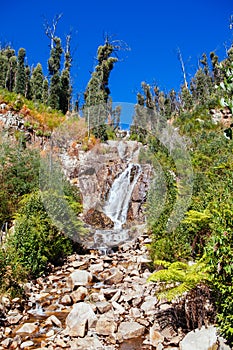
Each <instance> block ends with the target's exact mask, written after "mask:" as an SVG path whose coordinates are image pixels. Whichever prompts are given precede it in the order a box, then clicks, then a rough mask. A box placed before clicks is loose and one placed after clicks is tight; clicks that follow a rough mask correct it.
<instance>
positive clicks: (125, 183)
mask: <svg viewBox="0 0 233 350" xmlns="http://www.w3.org/2000/svg"><path fill="white" fill-rule="evenodd" d="M140 174H141V167H140V165H138V164H129V165H128V167H127V168H126V169H125V171H123V173H122V174H121V175H120V176H119V177H118V178H117V179H115V181H114V182H113V185H112V187H111V190H110V192H109V198H108V200H107V202H106V204H105V206H104V208H103V211H104V213H105V214H106V215H107V216H108V217H109V218H110V219H111V220H112V221H113V223H114V229H115V230H120V229H121V228H122V225H123V224H125V222H126V220H127V213H128V209H129V203H130V199H131V195H132V192H133V189H134V186H135V185H136V183H137V181H138V178H139V176H140Z"/></svg>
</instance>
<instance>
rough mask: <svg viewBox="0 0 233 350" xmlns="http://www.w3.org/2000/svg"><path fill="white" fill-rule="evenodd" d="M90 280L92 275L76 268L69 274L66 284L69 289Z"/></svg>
mask: <svg viewBox="0 0 233 350" xmlns="http://www.w3.org/2000/svg"><path fill="white" fill-rule="evenodd" d="M91 281H92V275H91V274H90V273H89V272H87V271H85V270H77V271H74V272H72V273H71V274H70V276H69V277H68V279H67V286H68V287H69V288H71V289H74V288H75V287H79V286H87V285H88V284H89V283H90V282H91Z"/></svg>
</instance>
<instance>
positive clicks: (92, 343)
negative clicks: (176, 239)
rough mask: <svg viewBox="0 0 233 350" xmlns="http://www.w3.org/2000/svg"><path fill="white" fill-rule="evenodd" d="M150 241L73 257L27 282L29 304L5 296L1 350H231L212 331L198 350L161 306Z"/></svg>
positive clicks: (144, 238)
mask: <svg viewBox="0 0 233 350" xmlns="http://www.w3.org/2000/svg"><path fill="white" fill-rule="evenodd" d="M149 242H150V239H149V238H148V237H147V235H142V236H140V237H138V238H137V239H135V241H134V242H132V243H131V244H130V243H125V244H124V245H122V246H120V247H119V249H118V250H117V251H116V252H109V254H107V255H100V253H99V252H98V251H94V250H93V251H90V252H88V254H85V255H76V254H74V255H72V256H70V257H69V258H68V260H67V262H66V263H65V264H64V265H63V266H62V267H59V268H54V269H53V272H51V273H50V274H49V275H47V276H44V277H40V278H38V279H37V280H36V281H34V282H30V283H27V284H26V285H25V286H24V288H25V295H26V297H25V299H23V300H22V299H20V298H15V299H13V300H10V299H8V298H7V297H2V300H1V328H0V339H1V341H0V349H16V350H17V349H26V350H27V349H30V350H32V349H41V350H42V349H44V350H45V349H50V350H52V349H56V350H60V349H74V350H79V349H80V350H85V349H86V350H98V349H105V350H114V349H119V350H137V349H158V350H162V349H170V350H175V349H181V350H191V349H193V350H198V349H203V350H205V349H206V350H207V349H226V350H227V349H230V348H229V347H227V346H226V345H225V344H224V343H223V341H222V340H221V339H217V336H216V330H215V328H214V327H209V328H204V329H201V330H200V331H198V332H206V334H205V333H201V334H200V335H199V338H200V339H201V342H200V339H199V342H200V343H201V346H202V347H198V346H199V345H198V343H197V341H198V340H196V339H195V341H194V340H193V338H192V332H191V333H189V334H187V335H186V334H185V332H184V329H182V327H181V323H180V327H179V322H180V321H179V317H178V316H179V312H178V311H176V310H175V308H174V305H173V304H171V303H170V304H169V303H167V302H166V301H163V302H161V301H158V299H157V297H156V296H155V293H156V289H157V286H156V284H154V283H148V282H147V278H148V276H149V275H150V266H151V261H150V259H149V256H148V251H147V244H148V243H149ZM198 332H196V333H195V336H196V335H198ZM186 333H187V332H186ZM188 336H189V337H190V336H191V339H190V340H189V339H188V341H187V337H188ZM205 339H206V342H205ZM219 341H221V344H222V345H221V347H217V346H220V345H217V343H218V344H219ZM193 342H194V343H193ZM195 344H196V345H195ZM205 344H207V345H208V344H209V345H208V346H207V345H205ZM205 346H207V347H205Z"/></svg>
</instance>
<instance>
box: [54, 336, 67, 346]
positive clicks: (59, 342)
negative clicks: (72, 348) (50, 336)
mask: <svg viewBox="0 0 233 350" xmlns="http://www.w3.org/2000/svg"><path fill="white" fill-rule="evenodd" d="M56 345H57V346H59V347H60V348H67V344H66V342H65V341H64V340H63V339H60V338H57V339H56Z"/></svg>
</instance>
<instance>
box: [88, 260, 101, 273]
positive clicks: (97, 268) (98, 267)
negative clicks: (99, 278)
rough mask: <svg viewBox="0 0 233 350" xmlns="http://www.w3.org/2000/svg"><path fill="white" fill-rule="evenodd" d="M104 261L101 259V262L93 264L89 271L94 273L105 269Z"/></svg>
mask: <svg viewBox="0 0 233 350" xmlns="http://www.w3.org/2000/svg"><path fill="white" fill-rule="evenodd" d="M103 265H104V264H103V261H101V262H100V263H99V264H92V265H91V266H90V267H89V271H90V272H91V273H93V274H95V273H98V272H102V271H103V270H104V266H103Z"/></svg>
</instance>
